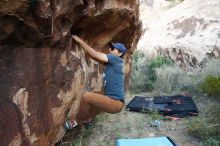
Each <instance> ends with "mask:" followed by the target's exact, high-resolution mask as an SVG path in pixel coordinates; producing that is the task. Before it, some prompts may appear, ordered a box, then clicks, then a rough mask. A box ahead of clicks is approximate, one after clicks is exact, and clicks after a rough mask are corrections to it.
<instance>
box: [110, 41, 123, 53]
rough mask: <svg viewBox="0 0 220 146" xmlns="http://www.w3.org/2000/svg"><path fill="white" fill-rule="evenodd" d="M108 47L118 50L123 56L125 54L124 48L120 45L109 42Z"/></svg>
mask: <svg viewBox="0 0 220 146" xmlns="http://www.w3.org/2000/svg"><path fill="white" fill-rule="evenodd" d="M110 47H111V48H116V49H118V50H119V51H120V52H122V53H123V54H125V52H126V48H125V46H124V45H123V44H122V43H112V42H110Z"/></svg>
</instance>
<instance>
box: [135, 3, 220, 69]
mask: <svg viewBox="0 0 220 146" xmlns="http://www.w3.org/2000/svg"><path fill="white" fill-rule="evenodd" d="M140 12H141V13H140V14H141V19H142V21H143V26H144V32H145V33H143V35H142V39H141V40H140V42H139V44H138V49H140V50H143V51H144V52H145V53H146V54H148V55H149V56H151V57H152V56H155V54H158V53H163V54H165V55H167V56H168V57H170V58H171V59H172V60H173V61H175V62H176V63H177V64H178V65H179V66H181V67H182V68H186V67H187V68H188V67H197V66H198V64H199V63H200V62H201V61H202V60H203V59H204V58H206V57H207V56H212V57H217V56H219V55H220V38H219V37H218V34H219V33H220V15H219V14H220V1H219V0H211V1H210V0H195V1H194V0H193V1H192V0H184V1H182V0H142V1H141V7H140Z"/></svg>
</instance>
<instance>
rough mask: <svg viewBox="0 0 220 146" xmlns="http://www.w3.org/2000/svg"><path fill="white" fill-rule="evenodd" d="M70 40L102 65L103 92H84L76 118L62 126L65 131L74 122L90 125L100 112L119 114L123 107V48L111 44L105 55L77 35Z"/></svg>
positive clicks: (122, 46)
mask: <svg viewBox="0 0 220 146" xmlns="http://www.w3.org/2000/svg"><path fill="white" fill-rule="evenodd" d="M72 38H73V39H74V40H75V41H76V42H77V43H79V44H80V46H81V47H82V48H83V50H84V51H85V53H86V54H88V55H89V56H90V57H91V58H92V59H94V60H96V61H98V62H100V63H103V64H104V66H105V68H104V75H103V87H104V92H85V93H84V94H83V96H82V98H81V102H80V108H79V111H78V114H77V117H73V118H72V119H71V120H70V121H67V122H65V124H64V126H65V127H66V128H67V129H72V128H73V127H74V126H75V125H76V122H78V123H80V124H83V123H84V124H88V123H90V122H91V121H92V120H93V119H94V118H95V116H96V115H97V114H99V113H100V112H102V111H103V112H107V113H111V114H114V113H118V112H120V111H121V110H122V108H123V106H124V95H125V93H124V73H123V59H122V57H123V55H124V54H125V52H126V48H125V46H124V45H123V44H121V43H111V44H110V48H109V53H108V54H105V53H102V52H98V51H96V50H95V49H93V48H92V47H91V46H89V45H88V44H87V43H85V42H84V41H83V40H82V39H81V38H79V37H78V36H77V35H72Z"/></svg>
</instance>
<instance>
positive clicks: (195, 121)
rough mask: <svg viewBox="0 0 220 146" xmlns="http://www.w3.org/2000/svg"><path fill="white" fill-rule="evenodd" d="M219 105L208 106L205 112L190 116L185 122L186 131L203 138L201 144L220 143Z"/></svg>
mask: <svg viewBox="0 0 220 146" xmlns="http://www.w3.org/2000/svg"><path fill="white" fill-rule="evenodd" d="M219 120H220V107H219V106H218V105H216V106H211V107H209V109H208V111H207V112H206V113H203V114H202V115H200V116H198V117H194V118H192V120H191V121H190V122H189V123H188V124H187V130H188V133H189V134H191V135H193V136H195V137H197V138H200V139H202V140H204V142H203V145H207V143H209V144H210V145H211V143H212V145H213V146H214V145H215V144H216V143H218V144H219V143H220V141H219V140H220V123H219V122H220V121H219Z"/></svg>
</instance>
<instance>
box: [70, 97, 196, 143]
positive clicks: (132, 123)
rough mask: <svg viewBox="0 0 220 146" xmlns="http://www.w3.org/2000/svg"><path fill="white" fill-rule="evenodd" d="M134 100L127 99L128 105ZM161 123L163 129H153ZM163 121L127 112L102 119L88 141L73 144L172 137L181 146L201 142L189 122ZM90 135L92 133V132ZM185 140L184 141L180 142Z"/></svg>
mask: <svg viewBox="0 0 220 146" xmlns="http://www.w3.org/2000/svg"><path fill="white" fill-rule="evenodd" d="M130 100H131V98H127V101H126V102H127V103H128V102H129V101H130ZM153 119H159V121H160V123H161V125H160V127H151V125H150V122H151V121H152V120H153ZM187 120H188V119H182V120H179V121H163V120H162V118H161V116H160V115H158V114H157V113H152V114H142V113H134V112H129V111H125V110H123V111H122V112H121V113H118V114H107V113H105V114H102V115H98V116H97V119H96V121H97V122H96V124H95V126H93V127H91V128H89V129H88V130H85V131H84V132H86V131H87V133H90V135H89V136H87V137H84V138H83V137H81V139H80V140H78V141H75V142H72V145H73V146H115V141H116V139H118V138H146V137H158V136H170V137H171V138H173V139H174V141H175V142H176V143H177V145H178V146H196V145H198V144H199V142H198V141H197V139H195V138H193V137H191V136H188V135H187V131H186V123H187V122H186V121H187ZM88 131H89V132H88ZM180 137H181V139H180Z"/></svg>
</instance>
